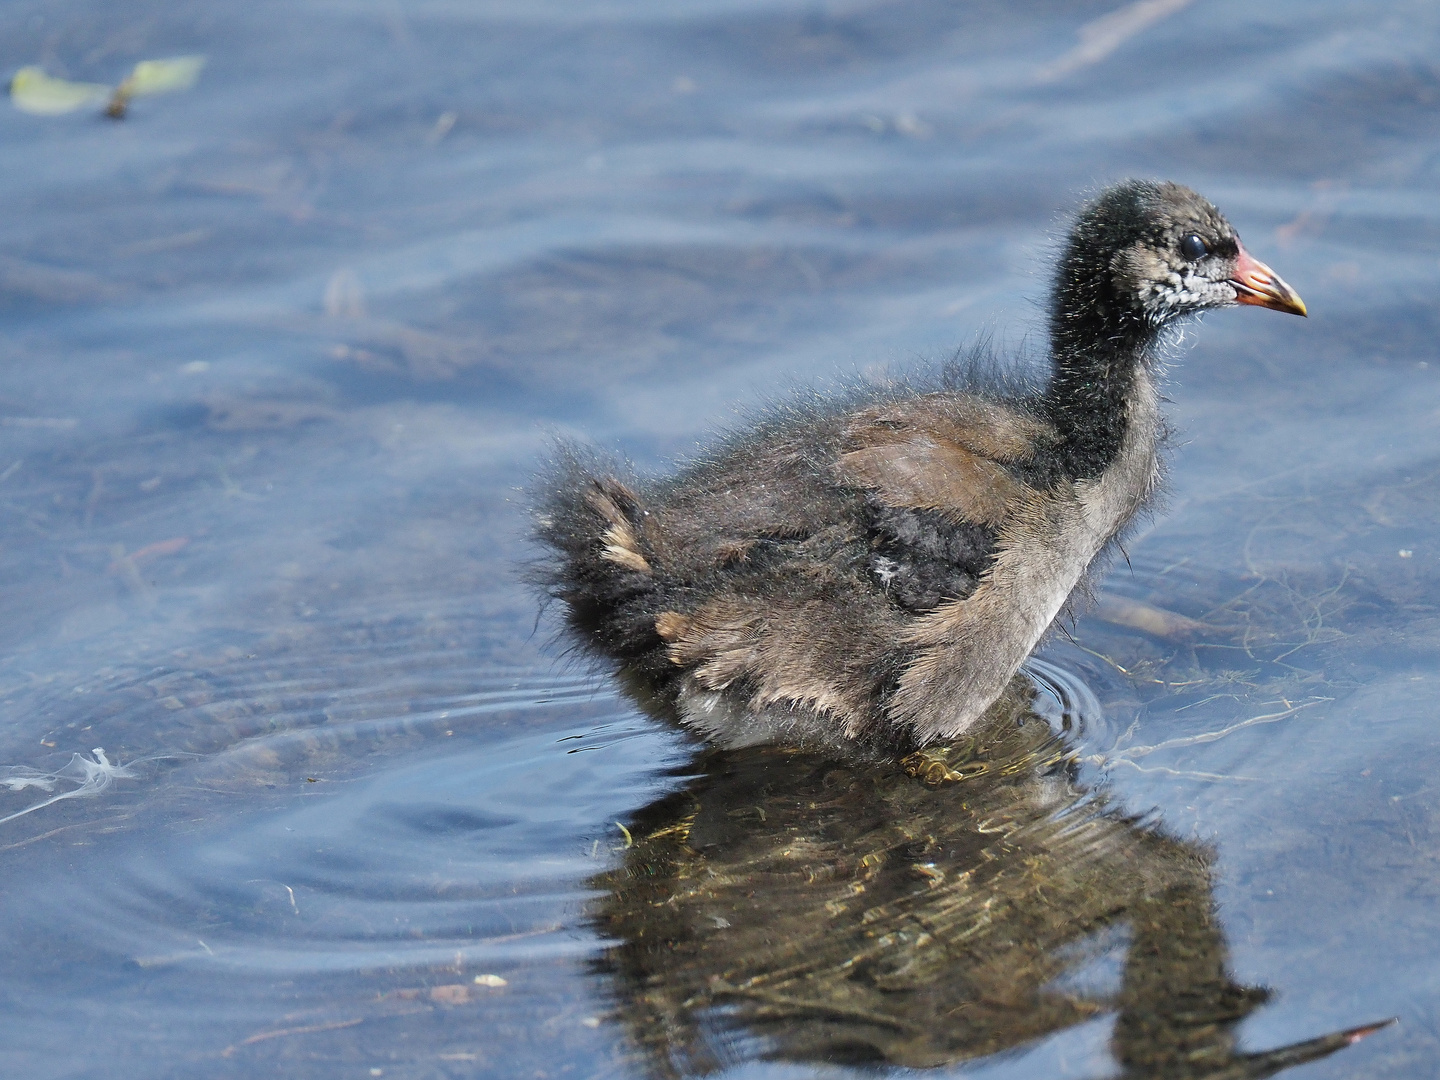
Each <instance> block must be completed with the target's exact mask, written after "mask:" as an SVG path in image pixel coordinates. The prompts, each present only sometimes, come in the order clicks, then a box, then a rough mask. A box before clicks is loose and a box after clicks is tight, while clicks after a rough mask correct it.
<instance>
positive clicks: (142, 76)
mask: <svg viewBox="0 0 1440 1080" xmlns="http://www.w3.org/2000/svg"><path fill="white" fill-rule="evenodd" d="M204 66H205V57H203V56H172V57H170V59H168V60H141V61H140V62H139V63H138V64H136V65H135V70H134V71H132V72H131V73H130V76H129V77H128V78H127V79H126V80H125V81H124V82H123V83H121V84H120V85H121V86H124V87H126V88H127V89H126V96H127V97H143V96H144V95H145V94H165V93H169V92H170V91H171V90H188V89H190V87H192V86H194V85H195V80H196V79H198V78H199V77H200V69H201V68H203V67H204Z"/></svg>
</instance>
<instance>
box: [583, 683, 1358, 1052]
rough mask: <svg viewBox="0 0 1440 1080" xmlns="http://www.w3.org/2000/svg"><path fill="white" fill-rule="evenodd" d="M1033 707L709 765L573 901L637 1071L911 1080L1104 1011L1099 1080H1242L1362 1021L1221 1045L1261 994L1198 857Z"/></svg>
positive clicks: (1013, 702)
mask: <svg viewBox="0 0 1440 1080" xmlns="http://www.w3.org/2000/svg"><path fill="white" fill-rule="evenodd" d="M1042 693H1043V691H1040V690H1037V689H1035V688H1034V687H1032V685H1031V684H1030V683H1029V682H1028V681H1026V680H1023V679H1017V680H1016V681H1015V683H1013V684H1012V687H1011V691H1010V693H1009V695H1008V697H1007V699H1005V700H1003V701H1002V702H1001V705H1000V707H998V708H997V709H996V710H994V711H993V712H992V714H991V717H990V719H989V722H988V724H987V727H986V729H985V730H984V731H983V732H982V733H981V734H979V735H977V736H975V737H974V738H973V739H967V740H965V742H964V743H963V744H959V745H956V746H953V747H947V748H944V749H940V750H932V751H925V752H921V753H917V754H913V755H911V756H910V757H908V758H905V759H904V760H903V761H902V762H899V763H897V764H892V765H873V764H859V763H847V762H840V761H836V760H830V759H827V758H825V757H822V756H818V755H814V754H797V753H791V752H786V751H783V750H777V749H774V748H752V749H748V750H743V751H732V752H712V753H709V754H706V755H704V756H702V757H701V758H700V759H699V760H698V762H697V763H696V764H695V766H694V768H695V771H696V772H697V774H698V775H695V776H694V777H693V778H692V779H691V780H689V782H687V783H686V784H685V786H684V787H683V788H681V789H680V790H679V791H676V792H673V793H671V794H669V795H666V796H665V797H663V798H661V799H658V800H656V801H655V802H653V803H651V804H650V805H649V806H647V807H645V808H644V809H642V810H640V811H639V812H638V813H636V814H635V815H634V816H633V817H632V818H631V820H630V823H629V826H628V835H627V839H628V840H629V841H630V843H629V845H628V847H627V848H626V850H625V852H624V856H623V861H622V862H621V864H620V865H619V866H617V867H616V868H614V869H613V870H609V871H607V872H605V873H603V874H600V875H598V876H596V877H595V878H594V879H592V882H591V884H592V885H593V886H594V887H596V888H599V889H602V890H603V891H604V896H603V898H602V899H601V900H600V901H599V902H598V904H597V905H596V907H595V909H594V914H593V921H594V925H595V927H596V929H597V931H598V932H599V933H600V934H601V935H602V936H603V937H605V938H607V939H609V940H610V942H611V944H610V946H609V947H608V949H607V950H606V952H605V954H604V956H603V958H602V959H601V960H600V961H599V962H598V964H597V968H598V970H599V971H600V972H602V973H603V974H604V975H605V976H607V977H608V980H609V983H610V986H611V988H612V993H613V996H614V999H615V1002H616V1005H615V1011H616V1015H617V1017H618V1018H619V1020H620V1021H621V1022H622V1023H623V1025H624V1027H625V1029H626V1031H627V1032H628V1034H629V1037H630V1038H631V1040H632V1041H633V1042H634V1044H635V1045H636V1046H637V1047H638V1048H639V1052H640V1054H641V1055H642V1057H643V1058H644V1061H645V1064H646V1068H647V1071H648V1073H649V1074H650V1075H652V1076H656V1077H674V1076H687V1075H704V1074H709V1073H713V1072H717V1071H720V1070H721V1069H723V1068H725V1067H727V1066H729V1065H733V1064H734V1063H736V1062H737V1061H739V1060H744V1059H748V1058H754V1057H760V1058H766V1059H771V1060H783V1061H791V1062H826V1063H836V1064H890V1065H900V1066H907V1067H911V1068H929V1067H935V1066H942V1065H953V1064H958V1063H962V1062H969V1061H974V1060H976V1059H979V1058H982V1057H986V1056H989V1055H996V1054H1002V1053H1005V1052H1012V1051H1017V1050H1020V1049H1022V1048H1027V1047H1029V1046H1030V1045H1032V1044H1034V1043H1036V1042H1037V1041H1038V1040H1042V1039H1045V1038H1046V1037H1047V1036H1051V1035H1053V1034H1055V1033H1058V1032H1062V1031H1064V1030H1065V1029H1068V1028H1072V1027H1075V1026H1077V1025H1081V1024H1084V1023H1086V1022H1087V1021H1090V1020H1093V1019H1096V1018H1099V1017H1103V1016H1107V1015H1112V1016H1113V1018H1114V1027H1113V1033H1112V1036H1111V1042H1110V1047H1111V1053H1112V1055H1113V1059H1114V1061H1115V1062H1116V1063H1118V1064H1119V1065H1120V1066H1121V1068H1122V1069H1123V1072H1122V1073H1121V1075H1123V1076H1126V1077H1135V1078H1140V1077H1154V1078H1160V1077H1164V1078H1174V1080H1221V1078H1226V1080H1255V1078H1259V1077H1266V1076H1272V1075H1274V1074H1275V1073H1278V1072H1280V1071H1281V1070H1283V1069H1286V1068H1289V1067H1291V1066H1294V1065H1299V1064H1302V1063H1304V1062H1308V1061H1313V1060H1316V1059H1318V1058H1321V1057H1324V1056H1326V1055H1328V1054H1331V1053H1333V1052H1334V1051H1336V1050H1338V1049H1340V1048H1342V1047H1345V1046H1348V1045H1350V1044H1351V1043H1353V1042H1356V1041H1358V1040H1359V1039H1361V1038H1363V1037H1365V1036H1366V1035H1368V1034H1370V1033H1372V1032H1373V1031H1375V1030H1378V1028H1379V1027H1380V1026H1383V1024H1382V1025H1370V1026H1366V1027H1361V1028H1355V1029H1350V1030H1347V1031H1339V1032H1335V1033H1332V1034H1328V1035H1323V1036H1320V1037H1318V1038H1311V1039H1306V1040H1304V1041H1301V1042H1297V1043H1293V1044H1291V1045H1288V1046H1281V1047H1276V1048H1273V1049H1269V1050H1264V1051H1259V1052H1246V1051H1244V1050H1243V1049H1241V1047H1240V1046H1239V1040H1238V1039H1237V1035H1236V1026H1237V1025H1238V1024H1239V1023H1240V1021H1242V1020H1244V1019H1245V1018H1246V1017H1247V1016H1248V1015H1250V1013H1251V1012H1253V1011H1254V1010H1255V1009H1256V1008H1258V1007H1259V1006H1260V1005H1261V1004H1263V1003H1264V1002H1266V1001H1267V1000H1268V999H1269V997H1270V993H1269V991H1268V990H1266V989H1265V988H1263V987H1258V986H1246V985H1243V984H1242V983H1240V982H1238V981H1237V980H1236V979H1235V978H1234V977H1233V976H1232V975H1231V973H1230V971H1229V967H1228V959H1229V951H1228V948H1227V945H1226V941H1225V935H1224V932H1223V929H1222V927H1221V924H1220V921H1219V917H1218V914H1217V911H1216V903H1215V900H1214V898H1213V896H1212V861H1213V853H1212V851H1211V850H1210V849H1209V848H1207V847H1206V846H1204V845H1201V844H1197V843H1187V842H1185V841H1183V840H1178V839H1175V838H1173V837H1171V836H1169V835H1167V834H1166V832H1165V831H1164V829H1163V828H1161V827H1159V826H1156V825H1154V824H1152V823H1147V822H1144V821H1140V820H1136V819H1135V818H1133V817H1129V816H1127V815H1126V814H1124V813H1122V812H1121V811H1120V810H1119V809H1118V808H1116V807H1114V806H1112V805H1111V804H1110V803H1109V801H1108V800H1107V799H1106V798H1105V796H1104V795H1103V793H1099V792H1096V791H1093V790H1090V789H1088V788H1087V786H1086V785H1085V784H1084V783H1083V782H1082V781H1081V779H1080V774H1079V770H1078V769H1077V765H1076V754H1075V753H1074V751H1073V750H1072V749H1070V747H1069V744H1068V741H1067V739H1066V738H1065V736H1063V735H1062V734H1059V733H1057V732H1056V731H1055V730H1054V729H1053V728H1052V726H1051V724H1050V723H1047V721H1046V719H1045V717H1043V716H1041V715H1040V714H1039V713H1038V712H1037V711H1036V708H1035V706H1036V704H1037V702H1036V699H1037V698H1038V697H1039V696H1040V695H1041V694H1042ZM1087 1064H1088V1065H1090V1066H1092V1068H1087V1070H1086V1074H1087V1075H1088V1074H1090V1073H1091V1072H1100V1073H1104V1072H1107V1071H1108V1070H1107V1069H1105V1068H1104V1065H1105V1064H1106V1063H1105V1062H1104V1060H1103V1058H1102V1059H1101V1060H1100V1061H1099V1062H1089V1063H1087ZM1096 1065H1098V1066H1100V1068H1098V1069H1095V1068H1093V1066H1096ZM1065 1074H1066V1075H1071V1073H1069V1071H1068V1070H1066V1073H1065Z"/></svg>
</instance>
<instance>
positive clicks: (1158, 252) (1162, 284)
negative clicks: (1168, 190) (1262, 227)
mask: <svg viewBox="0 0 1440 1080" xmlns="http://www.w3.org/2000/svg"><path fill="white" fill-rule="evenodd" d="M1181 190H1182V191H1184V189H1181ZM1184 195H1185V196H1186V197H1184V198H1177V199H1176V200H1175V201H1174V202H1172V203H1170V204H1168V205H1165V206H1164V207H1163V208H1162V209H1160V210H1159V212H1157V214H1156V217H1157V221H1156V232H1155V234H1154V235H1153V237H1152V238H1150V239H1147V240H1145V241H1141V242H1139V243H1135V244H1132V245H1131V246H1130V247H1128V248H1126V249H1125V250H1124V251H1122V252H1121V253H1120V256H1119V259H1118V262H1119V265H1118V266H1117V267H1116V276H1117V278H1118V282H1117V284H1119V285H1120V286H1121V287H1122V288H1123V289H1125V290H1126V291H1127V292H1130V293H1131V294H1132V295H1134V296H1135V297H1136V298H1137V299H1138V301H1139V303H1140V307H1141V309H1142V310H1143V311H1144V313H1145V317H1146V319H1147V321H1149V322H1150V323H1151V324H1152V325H1154V326H1161V325H1163V324H1164V323H1167V322H1169V321H1170V320H1171V319H1174V318H1177V317H1179V316H1182V315H1189V314H1193V313H1194V312H1197V311H1204V310H1206V309H1208V308H1216V307H1226V306H1228V305H1231V304H1234V303H1235V302H1236V299H1235V297H1236V290H1235V286H1234V285H1233V284H1231V278H1232V277H1233V276H1234V274H1235V266H1236V259H1237V257H1238V255H1239V251H1240V245H1239V240H1238V238H1237V237H1236V235H1235V230H1234V229H1232V228H1231V227H1230V223H1229V222H1228V221H1226V220H1225V219H1224V218H1223V217H1222V216H1221V215H1220V212H1219V211H1218V210H1216V209H1215V208H1214V207H1213V206H1211V205H1210V204H1209V203H1208V202H1206V201H1205V200H1203V199H1201V198H1200V197H1199V196H1198V195H1195V194H1194V193H1193V192H1189V191H1184Z"/></svg>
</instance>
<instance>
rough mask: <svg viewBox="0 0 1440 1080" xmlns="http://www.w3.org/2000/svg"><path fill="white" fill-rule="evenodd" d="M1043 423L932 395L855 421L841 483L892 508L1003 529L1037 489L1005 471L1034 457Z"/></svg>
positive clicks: (996, 408)
mask: <svg viewBox="0 0 1440 1080" xmlns="http://www.w3.org/2000/svg"><path fill="white" fill-rule="evenodd" d="M1048 430H1049V429H1048V428H1047V426H1046V425H1045V424H1043V423H1042V422H1040V421H1038V420H1035V419H1033V418H1031V417H1027V416H1024V415H1022V414H1020V413H1017V412H1015V411H1014V410H1012V409H1007V408H1005V407H1003V406H1000V405H996V404H994V403H992V402H988V401H984V400H982V399H979V398H973V397H969V396H965V395H953V394H934V395H931V396H929V397H926V398H922V399H920V400H918V401H912V402H908V403H907V404H906V406H905V408H904V409H903V410H901V409H898V408H896V407H894V406H876V407H874V408H871V409H866V410H864V411H863V412H860V413H857V414H856V415H855V417H854V418H853V420H852V421H851V423H850V425H849V428H848V429H847V432H846V435H847V438H848V440H849V442H850V444H851V445H852V446H854V447H855V449H853V450H849V451H847V452H845V453H842V454H841V455H840V460H839V462H838V471H839V475H840V479H841V480H842V482H844V483H848V484H851V485H853V486H855V487H861V488H868V489H869V490H871V491H873V492H875V494H876V495H877V496H878V497H879V498H880V500H881V501H882V502H884V503H886V504H887V505H889V506H897V507H907V508H911V509H926V510H938V511H940V512H942V513H944V514H945V515H946V516H947V517H949V518H952V519H953V520H956V521H969V522H974V523H976V524H979V525H999V524H1001V523H1002V522H1003V521H1004V520H1005V519H1006V517H1007V516H1008V514H1009V512H1010V509H1011V508H1012V507H1014V506H1016V505H1018V504H1019V503H1021V502H1022V501H1023V500H1024V499H1025V497H1026V496H1027V495H1031V494H1033V491H1032V489H1031V488H1030V487H1029V486H1028V485H1026V484H1025V483H1024V482H1023V481H1021V480H1018V479H1016V478H1015V476H1014V475H1013V474H1011V472H1010V471H1009V470H1008V469H1006V468H1005V463H1013V462H1019V461H1024V460H1026V459H1027V458H1029V457H1031V456H1033V454H1034V452H1035V446H1036V443H1037V441H1039V440H1041V439H1044V438H1045V437H1046V436H1047V433H1048Z"/></svg>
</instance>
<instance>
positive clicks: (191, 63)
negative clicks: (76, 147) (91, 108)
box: [10, 56, 205, 120]
mask: <svg viewBox="0 0 1440 1080" xmlns="http://www.w3.org/2000/svg"><path fill="white" fill-rule="evenodd" d="M204 66H205V57H203V56H174V57H170V58H169V59H166V60H141V61H140V62H139V63H138V64H136V65H135V67H134V68H133V69H132V70H131V72H130V74H129V75H127V76H125V78H124V79H122V80H121V81H120V84H119V85H118V86H115V87H110V86H106V85H104V84H102V83H87V82H72V81H70V80H69V79H57V78H55V77H54V76H53V75H47V74H46V73H45V69H44V68H42V67H39V66H36V65H31V66H29V67H23V68H21V69H20V70H19V71H17V72H16V73H15V74H14V75H13V76H12V77H11V79H10V103H11V104H12V105H14V106H15V108H17V109H19V110H20V111H21V112H27V113H33V114H35V115H37V116H58V115H60V114H62V113H69V112H74V111H75V110H77V109H83V108H85V106H87V105H94V104H98V103H99V102H101V101H104V100H105V99H106V98H109V104H108V105H107V106H106V107H105V115H106V116H109V117H112V118H113V119H116V120H118V119H120V118H121V117H123V116H124V115H125V113H126V110H127V109H128V108H129V105H130V101H131V99H132V98H137V97H145V96H148V95H151V94H168V93H171V92H173V91H176V90H188V89H189V88H190V87H192V86H194V85H195V80H196V79H198V78H199V77H200V70H201V69H202V68H203V67H204Z"/></svg>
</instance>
